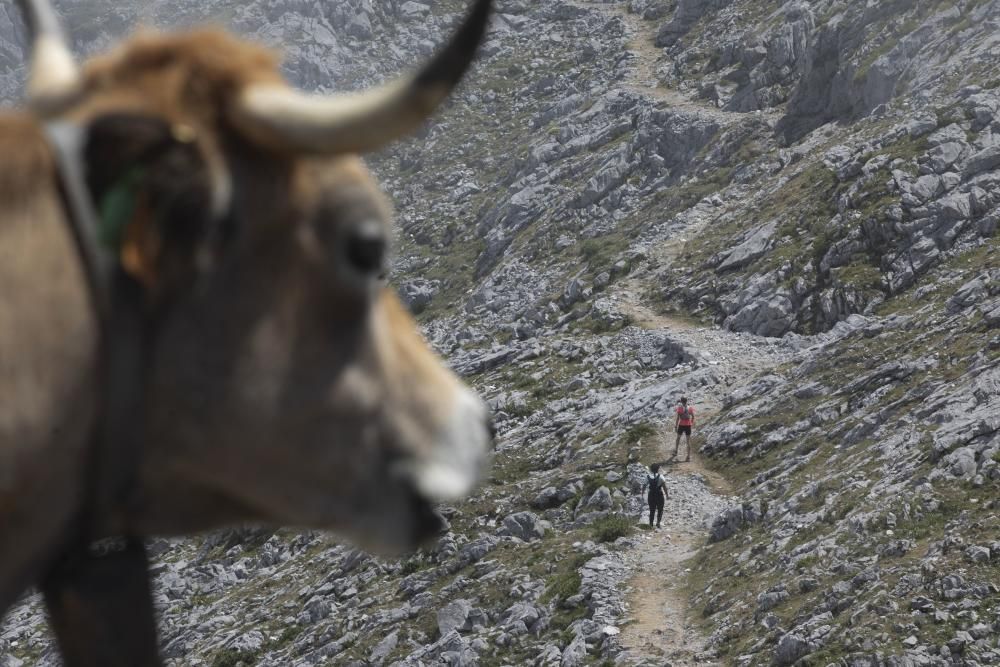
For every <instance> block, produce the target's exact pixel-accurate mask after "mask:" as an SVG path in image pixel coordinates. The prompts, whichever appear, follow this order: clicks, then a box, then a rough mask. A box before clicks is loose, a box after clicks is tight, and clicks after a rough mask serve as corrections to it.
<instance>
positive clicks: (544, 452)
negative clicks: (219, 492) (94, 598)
mask: <svg viewBox="0 0 1000 667" xmlns="http://www.w3.org/2000/svg"><path fill="white" fill-rule="evenodd" d="M59 6H60V8H61V9H62V11H63V12H64V13H65V16H66V18H67V22H68V24H70V25H72V26H73V31H72V32H73V35H74V38H75V39H76V46H77V48H78V49H79V50H80V51H81V52H90V51H93V50H95V49H99V48H103V47H105V46H106V45H108V44H110V43H112V42H113V40H114V39H116V38H117V36H118V35H119V34H120V33H121V32H122V31H124V30H126V29H128V28H129V27H130V26H131V25H133V24H134V23H135V22H136V21H140V22H144V23H147V24H153V25H173V24H181V25H185V24H190V23H195V22H200V21H203V20H206V19H210V20H215V21H219V22H222V23H224V24H226V25H229V26H231V27H232V28H233V29H235V30H237V31H239V32H241V33H243V34H247V35H249V36H251V37H253V38H255V39H259V40H262V41H265V42H267V43H270V44H274V45H276V46H279V47H281V48H282V49H283V50H284V51H285V52H286V54H287V66H286V67H287V71H288V73H289V76H290V78H291V79H292V80H293V81H295V82H296V83H297V84H298V85H301V86H303V87H306V88H322V89H338V88H351V87H356V86H362V85H366V84H369V83H371V82H374V81H377V80H380V79H381V78H383V77H385V76H387V75H389V74H390V73H391V72H394V71H398V70H399V69H400V68H402V67H404V66H405V65H406V64H408V63H410V62H412V61H413V59H414V57H415V56H419V55H423V54H426V53H429V52H430V51H431V50H432V48H433V45H434V44H436V43H439V42H440V41H441V40H443V39H444V36H445V35H446V34H447V28H448V26H449V25H451V23H452V21H453V20H454V17H455V14H456V12H459V11H461V9H462V3H460V2H458V1H457V0H433V1H429V2H417V1H414V0H409V1H407V2H398V1H397V0H345V1H343V2H306V1H300V0H282V1H281V2H264V1H262V0H260V1H247V2H234V1H230V0H216V1H215V2H213V3H195V2H193V1H191V0H170V1H169V2H163V3H156V4H153V5H149V6H146V5H140V4H139V3H112V2H106V1H104V0H99V1H98V0H89V1H88V2H75V1H74V2H69V1H68V0H67V1H66V2H63V3H60V4H59ZM998 21H1000V1H997V0H965V1H958V0H954V1H941V2H935V1H928V2H914V1H912V0H909V1H907V0H870V1H869V2H865V3H857V2H848V1H847V0H811V1H804V0H802V1H797V2H785V3H772V2H764V1H763V0H676V1H666V0H629V1H627V2H623V1H617V0H608V1H606V2H596V1H594V2H588V1H585V0H573V1H571V2H567V1H563V0H546V1H545V2H529V1H527V0H501V1H500V2H499V8H498V16H497V17H496V18H495V19H494V22H493V27H492V29H491V32H490V36H489V39H488V42H487V44H486V45H485V47H484V49H483V56H482V59H481V61H480V64H479V66H478V67H477V69H476V71H475V72H474V73H473V75H472V76H471V77H470V79H469V81H468V82H466V84H464V85H463V88H462V92H461V94H460V95H458V96H457V97H456V99H455V100H454V101H453V102H452V103H451V105H450V107H449V108H448V109H447V111H446V112H445V113H444V114H442V115H441V116H440V117H439V118H438V119H437V121H436V122H435V123H434V124H432V125H431V126H429V127H428V128H427V129H426V130H425V131H424V132H423V133H421V136H419V137H416V138H414V139H412V140H409V141H407V142H404V143H401V144H399V145H396V146H393V147H391V148H390V149H388V150H386V151H385V152H384V153H382V154H381V155H378V156H374V157H373V158H372V159H371V161H370V162H371V165H372V167H373V168H374V169H375V171H376V172H377V173H378V175H379V177H380V178H381V180H382V182H383V184H384V185H385V187H386V189H387V191H388V193H389V194H390V196H391V197H392V199H393V201H394V202H395V204H396V207H397V210H398V220H399V230H400V232H399V239H398V241H399V243H398V246H399V247H398V251H397V257H396V261H395V267H394V281H395V283H396V285H397V286H398V289H399V290H400V292H401V294H402V295H403V296H404V298H405V299H406V300H407V302H408V303H409V304H410V306H411V308H412V309H413V310H414V311H416V312H418V313H419V317H420V318H421V321H422V323H423V325H424V328H425V333H426V335H427V337H428V338H429V339H430V340H431V341H432V342H433V343H434V345H436V346H437V347H438V349H440V350H441V352H442V353H444V354H445V355H447V356H448V358H449V359H450V361H451V363H452V364H453V366H454V367H455V368H456V369H457V370H458V371H459V372H461V373H462V374H463V375H465V376H466V377H467V378H468V380H469V381H470V382H472V383H473V384H475V385H476V386H477V387H478V388H479V389H480V390H481V391H482V392H483V394H484V395H485V396H486V397H487V398H489V400H490V402H491V404H492V405H493V407H494V408H495V410H496V414H497V423H498V426H499V428H500V434H501V438H500V444H499V448H498V454H497V459H496V465H495V469H494V472H493V475H492V479H491V480H490V482H489V483H488V484H487V485H486V486H485V487H484V488H483V489H482V490H481V492H480V493H479V494H478V495H477V496H476V497H475V498H474V499H472V500H470V501H468V502H466V503H462V504H458V505H455V506H453V507H445V508H442V510H443V512H444V513H445V515H446V516H447V517H448V518H449V520H450V522H451V531H450V532H449V533H448V534H447V535H446V536H445V537H444V538H442V539H441V541H440V542H439V543H437V544H435V545H432V546H431V547H429V548H428V549H427V550H425V551H423V552H421V553H418V554H415V555H413V556H412V557H408V558H405V559H403V560H393V559H380V558H375V557H372V556H369V555H367V554H364V553H362V552H359V551H357V550H355V549H353V548H351V547H350V546H348V545H343V544H339V543H337V542H336V540H335V539H334V538H332V537H329V536H326V535H322V534H318V533H311V532H309V533H299V532H295V531H286V530H282V531H272V530H265V529H252V528H247V529H240V530H232V531H227V532H224V533H221V534H217V535H212V536H208V537H205V538H199V539H191V540H171V541H165V540H156V541H154V542H153V543H152V547H153V548H154V550H155V551H156V553H157V563H156V565H155V567H154V572H155V574H156V596H157V605H158V608H159V610H160V614H161V627H162V633H163V642H164V644H165V646H166V655H167V656H168V658H169V661H170V663H171V664H176V665H196V664H203V665H235V664H239V663H243V664H247V665H251V664H258V665H287V664H292V665H308V664H404V665H417V664H448V665H473V664H478V665H503V664H507V665H522V664H538V665H561V666H563V667H567V666H571V665H579V664H601V663H602V662H607V663H608V664H611V663H618V664H650V665H653V664H656V665H662V664H664V663H668V662H669V663H670V664H675V665H680V664H695V663H699V664H726V665H729V664H738V665H764V664H777V665H792V664H801V665H821V666H825V665H852V666H853V665H859V666H860V665H872V666H876V665H879V666H881V665H900V666H902V665H955V664H958V665H977V664H983V665H987V664H1000V589H998V584H1000V519H998V517H1000V511H998V510H1000V501H998V498H1000V369H998V364H1000V331H998V325H1000V259H998V235H997V225H998V220H1000V194H998V188H997V185H998V183H1000V71H998V69H1000V24H998ZM22 51H23V32H22V31H21V28H20V26H19V24H18V22H17V20H16V17H14V16H13V11H12V10H11V8H10V7H9V6H4V7H2V8H0V68H2V72H0V91H2V92H3V93H4V95H5V96H6V97H7V98H8V99H14V98H16V96H17V95H18V93H17V91H18V90H19V86H20V80H21V78H22V77H23V72H22V70H21V69H20V63H21V62H22V58H23V52H22ZM682 394H684V395H687V396H688V397H690V398H691V399H692V401H693V403H694V405H695V406H696V407H697V408H698V409H699V415H700V424H699V427H698V428H697V429H696V434H695V435H696V437H695V439H694V445H695V450H696V451H695V456H694V460H693V461H692V462H691V463H680V462H674V461H673V459H672V458H671V454H672V451H673V447H672V444H673V442H672V441H673V437H672V434H668V433H667V430H668V426H669V425H670V423H671V417H670V410H671V406H672V405H673V404H674V403H675V401H676V400H677V398H678V397H679V396H680V395H682ZM653 460H666V461H669V462H670V463H669V466H668V467H669V470H668V472H669V475H668V484H669V486H670V489H671V492H672V498H671V500H670V502H669V503H668V511H667V516H666V526H667V528H666V530H663V531H660V532H653V533H651V532H645V531H642V530H639V529H638V528H637V524H638V523H639V522H640V518H639V517H640V513H641V511H642V510H643V506H644V500H643V498H642V496H641V494H640V489H641V484H642V479H643V464H646V463H649V462H651V461H653ZM685 559H687V560H685ZM0 656H2V657H0V665H4V666H5V667H8V666H11V665H20V664H30V665H35V664H38V665H49V664H56V658H55V657H54V653H53V649H52V647H51V644H50V642H49V640H48V639H47V634H46V631H45V628H44V622H43V617H42V614H41V611H40V607H39V606H38V603H37V600H36V599H34V598H28V599H26V600H25V601H24V602H23V603H22V604H21V605H20V606H18V607H17V608H16V609H14V610H13V611H12V612H10V613H9V614H8V616H7V617H6V619H5V620H4V622H3V625H2V626H0Z"/></svg>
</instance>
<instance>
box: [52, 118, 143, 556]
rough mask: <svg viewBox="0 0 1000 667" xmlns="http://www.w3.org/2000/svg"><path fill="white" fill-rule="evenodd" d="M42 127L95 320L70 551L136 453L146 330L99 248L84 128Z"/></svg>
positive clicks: (115, 493)
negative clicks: (92, 406) (91, 422)
mask: <svg viewBox="0 0 1000 667" xmlns="http://www.w3.org/2000/svg"><path fill="white" fill-rule="evenodd" d="M45 132H46V135H47V137H48V141H49V144H50V146H51V148H52V151H53V154H54V156H55V160H56V167H57V172H58V180H59V186H60V194H61V198H62V203H63V207H64V209H65V214H66V220H67V221H68V223H69V226H70V228H71V231H72V235H73V239H74V242H75V245H76V248H77V252H78V254H79V256H80V259H81V261H82V263H83V266H84V271H85V273H86V278H87V284H88V288H89V289H88V291H89V296H90V299H91V304H92V306H93V310H94V313H95V315H96V320H97V325H98V331H99V336H98V350H97V368H98V378H99V385H98V386H99V395H98V406H99V408H98V416H97V421H96V424H95V427H94V430H93V434H92V436H91V438H90V440H91V444H90V449H89V452H88V462H87V471H88V475H87V480H86V486H85V497H84V502H83V505H82V508H81V510H80V514H79V522H78V524H77V527H76V529H75V531H74V532H75V534H74V535H71V536H69V544H70V551H71V552H72V551H73V550H80V549H83V550H86V549H88V548H89V546H90V544H91V543H92V542H93V541H94V540H95V539H96V538H99V537H104V535H100V534H99V533H98V530H99V526H100V525H101V524H102V523H106V522H107V521H108V519H109V518H111V517H112V516H113V515H114V514H115V513H116V512H117V511H120V510H121V509H122V507H123V505H124V503H125V502H126V498H127V497H128V495H129V492H130V491H131V490H132V487H133V484H134V481H135V477H136V474H137V471H138V466H139V460H140V456H141V439H140V429H141V425H142V414H143V410H144V396H145V382H146V378H147V377H148V373H147V369H148V365H149V358H150V352H151V349H150V348H151V346H152V333H153V327H152V324H151V321H150V316H149V313H148V307H147V304H146V300H145V294H144V291H143V288H142V287H141V286H140V285H139V283H138V282H137V281H136V280H134V279H133V278H132V277H131V276H129V275H128V274H127V273H126V272H125V271H124V270H123V269H122V267H121V266H120V265H119V263H118V258H117V254H112V253H109V252H108V251H107V250H106V249H105V248H104V247H102V240H101V232H102V228H103V227H106V224H105V225H102V220H101V218H99V217H98V214H97V212H96V209H95V206H94V203H93V200H92V198H91V194H90V191H89V189H88V187H87V181H86V171H85V166H84V161H83V148H84V143H85V139H86V133H85V132H84V131H83V130H81V129H80V128H79V127H77V126H75V125H71V124H68V123H63V122H53V123H49V124H47V125H46V126H45Z"/></svg>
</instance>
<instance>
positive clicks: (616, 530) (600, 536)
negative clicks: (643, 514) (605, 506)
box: [590, 514, 635, 542]
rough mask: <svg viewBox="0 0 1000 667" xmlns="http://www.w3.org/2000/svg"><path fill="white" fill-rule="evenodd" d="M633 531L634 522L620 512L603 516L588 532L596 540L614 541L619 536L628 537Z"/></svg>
mask: <svg viewBox="0 0 1000 667" xmlns="http://www.w3.org/2000/svg"><path fill="white" fill-rule="evenodd" d="M634 531H635V522H634V521H632V520H631V519H630V518H628V517H626V516H622V515H620V514H609V515H607V516H603V517H601V518H600V519H598V520H597V521H595V522H594V523H593V525H591V527H590V534H591V536H592V537H593V539H594V540H595V541H596V542H614V541H615V540H617V539H618V538H619V537H628V536H629V535H631V534H632V533H633V532H634Z"/></svg>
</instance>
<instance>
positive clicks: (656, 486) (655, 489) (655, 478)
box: [646, 473, 663, 495]
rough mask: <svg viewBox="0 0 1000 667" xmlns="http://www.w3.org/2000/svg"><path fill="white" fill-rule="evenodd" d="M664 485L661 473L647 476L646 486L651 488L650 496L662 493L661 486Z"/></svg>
mask: <svg viewBox="0 0 1000 667" xmlns="http://www.w3.org/2000/svg"><path fill="white" fill-rule="evenodd" d="M662 484H663V476H662V475H660V473H656V474H655V475H646V485H647V486H649V495H653V494H655V493H661V491H660V486H661V485H662Z"/></svg>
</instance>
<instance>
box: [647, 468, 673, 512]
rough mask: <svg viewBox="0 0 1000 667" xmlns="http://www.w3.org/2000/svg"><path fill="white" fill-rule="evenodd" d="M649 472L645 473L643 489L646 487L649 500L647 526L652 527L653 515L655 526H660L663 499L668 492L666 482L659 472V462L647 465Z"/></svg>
mask: <svg viewBox="0 0 1000 667" xmlns="http://www.w3.org/2000/svg"><path fill="white" fill-rule="evenodd" d="M649 473H650V474H648V475H646V483H645V484H644V485H643V488H644V489H648V500H649V527H650V528H652V527H653V516H654V515H655V516H656V527H657V528H659V527H660V522H661V521H662V520H663V501H664V499H665V498H667V497H668V496H669V495H670V493H669V492H668V491H667V482H666V480H665V479H663V475H661V474H660V464H659V463H654V464H652V465H651V466H649Z"/></svg>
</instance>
